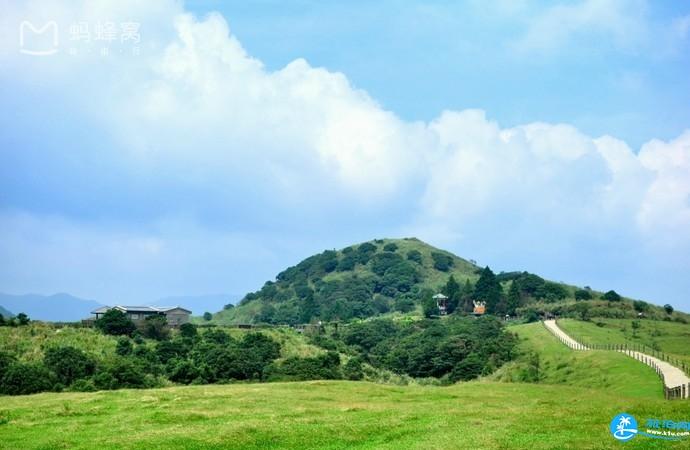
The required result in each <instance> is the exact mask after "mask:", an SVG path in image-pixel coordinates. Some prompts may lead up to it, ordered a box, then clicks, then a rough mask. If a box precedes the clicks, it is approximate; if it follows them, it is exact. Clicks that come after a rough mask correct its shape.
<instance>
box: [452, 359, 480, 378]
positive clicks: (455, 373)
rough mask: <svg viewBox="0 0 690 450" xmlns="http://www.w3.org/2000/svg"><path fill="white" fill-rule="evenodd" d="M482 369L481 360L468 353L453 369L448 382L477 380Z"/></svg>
mask: <svg viewBox="0 0 690 450" xmlns="http://www.w3.org/2000/svg"><path fill="white" fill-rule="evenodd" d="M483 367H484V364H483V362H482V358H481V357H480V356H479V355H477V354H476V353H470V354H469V355H468V356H467V357H466V358H464V359H463V360H462V361H460V362H459V363H458V364H457V365H456V366H455V367H454V368H453V370H452V372H451V373H450V380H451V381H453V382H455V381H461V380H463V381H465V380H471V379H473V378H477V377H478V376H479V375H481V374H482V370H483Z"/></svg>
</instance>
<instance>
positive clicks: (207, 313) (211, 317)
mask: <svg viewBox="0 0 690 450" xmlns="http://www.w3.org/2000/svg"><path fill="white" fill-rule="evenodd" d="M225 306H228V305H225ZM223 309H228V308H225V307H223ZM211 319H213V314H211V313H210V312H208V311H206V312H205V313H204V320H205V321H206V322H208V321H210V320H211Z"/></svg>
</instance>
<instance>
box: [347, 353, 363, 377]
mask: <svg viewBox="0 0 690 450" xmlns="http://www.w3.org/2000/svg"><path fill="white" fill-rule="evenodd" d="M343 377H344V378H345V379H346V380H361V379H362V378H364V371H363V369H362V359H361V358H359V357H354V358H350V359H349V361H348V362H347V363H345V365H344V366H343Z"/></svg>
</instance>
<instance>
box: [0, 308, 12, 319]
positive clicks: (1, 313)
mask: <svg viewBox="0 0 690 450" xmlns="http://www.w3.org/2000/svg"><path fill="white" fill-rule="evenodd" d="M0 316H2V317H4V318H5V319H7V318H8V317H14V314H13V313H12V312H11V311H8V310H6V309H5V308H3V307H2V306H0Z"/></svg>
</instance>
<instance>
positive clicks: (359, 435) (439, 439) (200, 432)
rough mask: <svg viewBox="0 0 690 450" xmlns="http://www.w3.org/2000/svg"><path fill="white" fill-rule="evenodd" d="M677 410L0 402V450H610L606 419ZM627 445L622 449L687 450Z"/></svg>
mask: <svg viewBox="0 0 690 450" xmlns="http://www.w3.org/2000/svg"><path fill="white" fill-rule="evenodd" d="M622 411H625V412H628V413H630V414H633V415H635V416H636V417H638V418H639V419H642V418H645V417H648V416H649V417H669V418H677V419H678V420H680V417H681V416H687V413H688V406H687V403H686V402H669V401H663V400H650V399H637V398H631V397H625V396H620V395H610V394H607V393H606V392H604V391H601V390H596V389H593V390H590V389H586V388H576V387H569V386H549V385H537V384H518V383H516V384H508V383H493V382H469V383H461V384H457V385H453V386H449V387H424V386H390V385H380V384H374V383H366V382H349V381H312V382H296V383H270V384H235V385H205V386H187V387H173V388H163V389H150V390H120V391H103V392H96V393H59V394H55V393H44V394H36V395H32V396H17V397H4V398H2V408H0V415H1V417H2V425H0V447H2V448H18V447H21V448H99V449H108V448H147V449H148V448H185V449H206V448H243V449H251V448H261V449H265V448H326V449H328V448H331V449H334V448H391V449H399V448H425V449H426V448H444V449H449V448H468V449H469V448H472V449H481V448H532V449H547V448H577V449H583V448H615V447H616V446H618V445H620V444H619V443H617V442H615V440H614V439H613V438H612V437H611V435H610V433H609V429H608V427H609V422H610V421H611V419H612V418H613V417H614V416H615V415H616V414H618V413H620V412H622ZM686 445H687V442H679V443H672V442H665V441H655V440H651V439H643V438H640V439H637V440H635V441H632V442H628V443H626V447H627V448H687V447H684V446H686Z"/></svg>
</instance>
